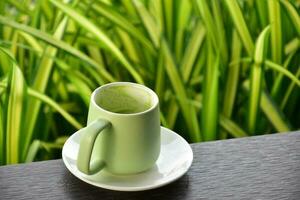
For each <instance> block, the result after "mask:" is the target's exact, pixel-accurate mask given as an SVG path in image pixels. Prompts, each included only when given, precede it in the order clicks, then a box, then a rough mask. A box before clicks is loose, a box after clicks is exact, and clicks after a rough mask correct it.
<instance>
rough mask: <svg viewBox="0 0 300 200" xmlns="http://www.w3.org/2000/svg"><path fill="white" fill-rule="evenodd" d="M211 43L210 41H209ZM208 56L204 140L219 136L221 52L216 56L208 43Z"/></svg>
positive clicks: (203, 123) (203, 112)
mask: <svg viewBox="0 0 300 200" xmlns="http://www.w3.org/2000/svg"><path fill="white" fill-rule="evenodd" d="M208 44H209V43H208ZM207 47H208V56H209V57H208V58H207V63H206V66H205V71H204V73H205V75H204V83H203V89H202V91H203V92H202V94H203V107H202V118H201V120H202V123H201V128H202V132H203V138H204V141H210V140H215V139H216V138H217V128H218V126H217V124H218V114H217V113H218V88H219V87H218V84H219V80H218V79H219V78H218V76H219V65H220V58H219V54H217V55H216V56H215V55H214V52H213V49H212V48H213V47H212V46H211V45H208V46H207Z"/></svg>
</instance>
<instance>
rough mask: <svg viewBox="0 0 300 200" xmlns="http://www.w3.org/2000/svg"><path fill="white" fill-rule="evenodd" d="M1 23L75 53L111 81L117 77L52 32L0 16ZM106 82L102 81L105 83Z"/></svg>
mask: <svg viewBox="0 0 300 200" xmlns="http://www.w3.org/2000/svg"><path fill="white" fill-rule="evenodd" d="M0 23H1V24H5V25H8V26H11V27H13V28H16V29H18V30H21V31H24V32H26V33H28V34H30V35H33V36H34V37H36V38H39V39H41V40H43V41H45V42H47V43H49V44H51V45H53V46H55V47H57V48H59V49H62V50H64V51H66V52H68V53H70V54H72V55H74V56H75V57H78V58H79V59H80V60H82V61H85V62H86V63H88V64H90V65H91V66H93V67H95V68H96V69H98V70H99V73H100V74H101V75H102V76H103V77H104V78H105V79H106V80H108V81H110V82H114V81H115V79H114V78H113V77H112V75H111V74H110V73H109V72H107V70H106V69H105V68H104V67H103V66H101V65H99V64H98V63H96V62H95V61H94V60H92V59H90V58H89V57H88V56H86V55H85V54H84V53H82V52H81V51H79V50H77V49H76V48H74V47H72V46H70V45H69V44H68V43H66V42H63V41H62V40H58V39H56V38H54V37H53V36H51V35H50V34H47V33H45V32H43V31H40V30H38V29H34V28H32V27H29V26H26V25H24V24H19V23H17V22H14V21H12V20H10V19H8V18H6V17H3V16H0ZM103 83H104V82H102V84H103Z"/></svg>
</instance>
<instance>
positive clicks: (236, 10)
mask: <svg viewBox="0 0 300 200" xmlns="http://www.w3.org/2000/svg"><path fill="white" fill-rule="evenodd" d="M225 3H226V5H227V8H228V10H229V13H230V15H231V18H232V20H233V22H234V25H235V28H236V29H237V31H238V33H239V36H240V38H241V40H242V42H243V45H244V47H245V48H246V51H247V53H248V55H249V56H252V55H253V53H254V43H253V40H252V38H251V35H250V32H249V30H248V27H247V25H246V22H245V19H244V17H243V14H242V11H241V9H240V7H239V5H238V3H237V0H225Z"/></svg>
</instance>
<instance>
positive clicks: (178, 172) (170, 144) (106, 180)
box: [62, 127, 193, 191]
mask: <svg viewBox="0 0 300 200" xmlns="http://www.w3.org/2000/svg"><path fill="white" fill-rule="evenodd" d="M79 141H80V134H79V132H76V133H74V134H73V135H72V136H71V137H70V138H69V139H68V140H67V141H66V143H65V144H64V147H63V150H62V158H63V161H64V163H65V165H66V167H67V168H68V170H69V171H70V172H71V173H72V174H73V175H74V176H76V177H77V178H79V179H81V180H82V181H84V182H86V183H89V184H91V185H94V186H97V187H101V188H106V189H110V190H118V191H140V190H149V189H153V188H157V187H161V186H163V185H166V184H168V183H171V182H173V181H175V180H177V179H178V178H180V177H181V176H182V175H184V174H185V173H186V172H187V171H188V169H189V168H190V166H191V164H192V161H193V151H192V149H191V147H190V145H189V144H188V143H187V142H186V141H185V140H184V139H183V138H182V137H181V136H179V135H178V134H176V133H174V132H173V131H171V130H169V129H167V128H164V127H161V152H160V155H159V158H158V160H157V161H156V164H155V166H154V167H153V168H151V169H150V170H148V171H145V172H143V173H139V174H135V175H124V176H120V175H113V174H111V173H109V172H107V171H106V170H102V171H100V172H99V173H97V174H95V175H91V176H88V175H85V174H83V173H81V172H80V171H79V170H78V169H77V167H76V159H77V153H78V149H79Z"/></svg>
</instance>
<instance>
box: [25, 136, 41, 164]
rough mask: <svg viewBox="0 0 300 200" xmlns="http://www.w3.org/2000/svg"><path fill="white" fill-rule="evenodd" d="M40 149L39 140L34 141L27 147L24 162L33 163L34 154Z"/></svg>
mask: <svg viewBox="0 0 300 200" xmlns="http://www.w3.org/2000/svg"><path fill="white" fill-rule="evenodd" d="M40 148H41V141H40V140H34V141H33V142H32V143H31V144H30V146H29V149H28V153H27V155H26V159H25V162H32V161H34V158H35V157H36V154H37V153H38V151H39V149H40Z"/></svg>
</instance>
